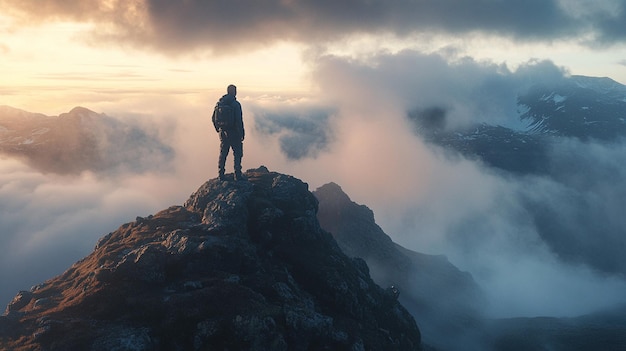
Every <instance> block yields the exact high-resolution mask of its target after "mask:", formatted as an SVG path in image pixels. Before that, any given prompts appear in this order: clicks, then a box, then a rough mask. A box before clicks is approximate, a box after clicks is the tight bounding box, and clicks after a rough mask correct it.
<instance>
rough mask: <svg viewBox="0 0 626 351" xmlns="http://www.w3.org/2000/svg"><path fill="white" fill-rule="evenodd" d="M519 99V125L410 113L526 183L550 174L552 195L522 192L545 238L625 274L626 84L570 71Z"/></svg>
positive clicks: (420, 125) (436, 138)
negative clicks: (454, 121)
mask: <svg viewBox="0 0 626 351" xmlns="http://www.w3.org/2000/svg"><path fill="white" fill-rule="evenodd" d="M517 104H518V110H519V116H518V118H519V120H518V121H514V122H515V123H511V124H512V125H516V126H517V127H506V126H502V125H490V124H485V123H481V124H474V125H470V126H465V127H463V128H451V127H450V126H449V125H450V124H451V123H448V122H449V121H448V120H447V118H448V116H447V111H446V110H445V109H444V108H441V107H431V108H427V109H417V110H413V111H411V112H410V113H408V119H409V120H410V121H411V122H412V123H413V125H414V130H415V133H416V134H417V135H419V136H420V137H422V138H423V139H424V140H426V141H427V142H428V143H430V144H431V145H433V146H435V147H439V148H443V149H445V150H447V151H448V153H449V154H454V155H457V156H458V155H461V156H462V157H465V158H467V159H470V160H474V161H477V162H479V163H481V164H483V165H485V166H486V167H487V168H488V169H490V170H492V171H495V172H499V173H502V174H504V175H505V176H507V177H509V179H510V178H511V177H517V179H524V180H525V181H526V183H527V184H532V183H533V181H532V179H534V178H533V177H535V179H536V178H541V179H545V180H546V181H547V182H548V183H549V184H550V186H551V188H550V189H555V196H554V197H553V198H552V199H550V201H546V199H544V197H545V196H547V194H541V195H540V196H538V194H537V193H534V192H533V189H532V188H527V189H526V190H525V191H523V193H522V194H520V197H521V198H523V200H522V201H523V202H524V207H525V208H526V210H527V211H528V213H529V214H530V215H531V216H532V218H533V221H534V224H535V226H536V228H537V231H538V232H539V234H540V235H541V237H542V238H543V239H544V240H545V242H546V243H548V245H549V246H550V247H551V249H552V250H553V251H554V252H555V253H557V255H559V256H560V257H561V258H563V259H565V260H568V261H572V262H576V263H585V264H588V265H589V266H591V267H593V268H594V269H598V270H601V271H605V272H608V273H613V274H620V275H626V255H624V254H623V248H624V247H626V236H625V235H624V225H626V223H624V221H623V219H622V217H623V216H622V215H621V214H618V213H621V212H623V211H622V209H623V207H624V206H626V202H625V200H624V198H625V196H626V189H625V187H626V184H624V179H623V175H624V174H626V170H625V169H624V168H623V166H624V164H623V163H622V161H623V155H624V153H623V152H622V153H620V152H619V150H623V148H624V146H623V145H624V141H625V140H626V86H624V85H622V84H619V83H617V82H615V81H613V80H611V79H609V78H593V77H583V76H571V77H567V78H564V79H563V80H561V81H559V82H557V83H554V84H551V85H550V84H535V85H532V86H530V88H528V89H526V90H525V91H522V92H521V93H520V94H519V96H518V102H517ZM613 149H615V150H618V151H617V152H613V153H608V152H610V151H611V150H613ZM610 155H612V156H610ZM545 184H546V183H544V185H545ZM556 194H558V195H559V196H561V197H556Z"/></svg>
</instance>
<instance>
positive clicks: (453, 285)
mask: <svg viewBox="0 0 626 351" xmlns="http://www.w3.org/2000/svg"><path fill="white" fill-rule="evenodd" d="M313 194H314V195H315V197H316V198H317V199H318V200H319V208H320V210H319V212H318V215H317V217H318V219H319V222H320V225H321V226H322V228H324V229H325V230H327V231H329V232H330V233H331V234H332V235H333V237H334V238H335V240H336V241H337V243H338V244H339V247H341V249H342V250H343V251H344V252H345V253H346V254H347V255H348V256H350V257H360V258H363V259H364V260H365V261H366V262H367V265H368V266H369V268H370V272H371V276H372V279H374V281H375V282H376V283H377V284H379V285H381V286H383V287H390V286H392V285H393V286H394V288H395V289H397V291H398V292H399V298H400V302H401V303H402V304H403V305H404V306H406V307H407V309H409V311H410V312H411V313H412V314H413V316H415V318H416V320H417V321H418V324H419V325H420V326H421V329H422V332H423V333H424V336H425V337H424V340H425V342H427V343H430V344H434V345H436V346H441V344H444V346H449V342H451V341H452V340H453V339H454V340H460V339H462V338H461V337H460V335H461V334H463V333H471V332H473V330H474V329H475V328H476V327H477V326H478V324H479V323H481V322H480V321H481V318H482V314H481V310H482V309H483V308H484V306H485V298H484V296H483V293H482V291H481V289H480V287H479V286H478V285H477V284H476V283H475V281H474V279H473V278H472V276H471V275H470V274H469V273H467V272H462V271H460V270H459V269H458V268H457V267H455V266H454V265H452V264H451V263H450V262H449V261H448V260H447V259H446V257H445V256H443V255H427V254H423V253H419V252H415V251H412V250H408V249H406V248H404V247H402V246H400V245H398V244H396V243H395V242H393V241H392V240H391V238H390V237H389V236H388V235H387V234H385V232H384V231H383V230H382V229H381V228H380V227H379V226H378V225H377V224H376V221H375V219H374V213H373V212H372V210H370V209H369V208H368V207H367V206H365V205H359V204H357V203H355V202H353V201H352V200H350V198H349V197H348V195H347V194H345V193H344V192H343V190H342V189H341V187H340V186H339V185H337V184H335V183H329V184H326V185H324V186H322V187H320V188H318V189H317V190H315V191H314V192H313ZM416 235H419V233H416ZM450 335H455V338H450Z"/></svg>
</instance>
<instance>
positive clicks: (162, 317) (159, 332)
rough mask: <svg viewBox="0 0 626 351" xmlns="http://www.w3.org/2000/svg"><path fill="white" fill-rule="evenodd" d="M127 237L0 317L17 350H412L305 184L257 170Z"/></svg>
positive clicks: (1, 332) (407, 325) (409, 336)
mask: <svg viewBox="0 0 626 351" xmlns="http://www.w3.org/2000/svg"><path fill="white" fill-rule="evenodd" d="M246 176H247V177H248V181H243V182H232V181H219V180H217V179H214V180H210V181H208V182H206V183H205V184H204V185H202V186H201V187H200V188H199V189H198V190H197V191H196V192H195V193H194V194H192V195H191V197H190V198H189V199H188V200H187V201H186V202H185V204H184V205H183V206H173V207H170V208H168V209H166V210H164V211H161V212H159V213H157V214H155V215H153V216H149V217H147V218H137V220H136V221H135V222H132V223H128V224H125V225H122V226H121V227H120V228H119V229H118V230H116V231H114V232H112V233H110V234H108V235H106V236H105V237H103V238H102V239H101V240H100V241H99V242H98V244H97V246H96V248H95V250H94V251H93V252H92V253H91V254H90V255H89V256H87V257H85V258H84V259H83V260H81V261H79V262H77V263H75V264H74V265H73V266H72V267H71V268H70V269H68V270H67V271H66V272H65V273H63V274H62V275H60V276H58V277H56V278H53V279H51V280H49V281H47V282H45V283H43V284H41V285H38V286H35V287H33V288H32V289H31V290H30V291H22V292H20V293H19V294H18V295H17V296H16V297H15V298H14V300H13V301H12V302H11V303H10V304H9V305H8V306H7V310H6V312H5V315H4V316H2V317H0V349H11V350H225V349H228V350H325V349H326V350H417V349H419V348H420V343H421V340H420V338H421V337H420V332H419V330H418V327H417V325H416V323H415V320H414V319H413V318H412V317H411V315H410V314H409V313H408V312H407V311H406V309H405V308H404V307H402V306H401V305H400V304H399V302H398V301H396V299H395V297H394V295H393V294H390V293H388V292H387V291H385V290H383V289H381V288H380V287H379V286H378V285H376V284H375V283H374V281H372V279H371V278H370V276H369V271H368V267H367V265H366V264H365V262H364V261H363V260H361V259H353V258H349V257H348V256H346V255H345V254H344V253H343V252H342V251H341V250H340V248H339V246H338V245H337V243H336V242H335V240H334V239H333V238H332V236H331V235H330V234H329V233H328V232H326V231H324V230H322V229H321V228H320V226H319V223H318V221H317V218H316V213H317V210H318V201H317V199H316V198H315V197H314V196H313V195H312V194H311V193H310V192H309V191H308V186H307V184H306V183H303V182H301V181H300V180H298V179H295V178H293V177H290V176H286V175H283V174H279V173H274V172H269V171H268V170H267V169H266V168H264V167H261V168H259V169H256V170H249V171H248V172H246Z"/></svg>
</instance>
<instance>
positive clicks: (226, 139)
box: [212, 84, 246, 180]
mask: <svg viewBox="0 0 626 351" xmlns="http://www.w3.org/2000/svg"><path fill="white" fill-rule="evenodd" d="M236 96H237V87H236V86H234V85H232V84H231V85H229V86H228V88H226V95H224V96H222V97H221V98H220V100H219V101H218V103H217V105H216V108H215V110H214V111H213V118H212V120H213V126H214V127H215V130H216V131H217V132H218V133H219V135H220V157H219V162H218V169H219V177H220V179H221V180H226V177H225V176H224V172H225V168H226V157H227V156H228V152H229V151H230V149H231V148H232V149H233V156H234V160H235V180H241V179H243V176H242V175H241V158H242V157H243V139H244V137H245V134H246V133H245V130H244V128H243V114H242V112H241V104H240V103H239V101H237V98H236ZM218 106H226V107H227V108H228V107H231V108H232V113H233V115H234V116H233V117H234V121H233V123H228V124H226V125H224V123H220V122H219V121H218V113H219V112H218Z"/></svg>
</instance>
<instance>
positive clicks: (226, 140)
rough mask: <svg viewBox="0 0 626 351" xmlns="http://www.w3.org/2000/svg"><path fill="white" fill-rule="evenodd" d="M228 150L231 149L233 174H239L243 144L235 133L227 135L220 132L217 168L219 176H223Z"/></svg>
mask: <svg viewBox="0 0 626 351" xmlns="http://www.w3.org/2000/svg"><path fill="white" fill-rule="evenodd" d="M230 149H233V156H234V161H235V165H234V166H235V174H241V158H242V157H243V142H242V141H241V137H240V136H239V135H237V133H231V134H228V133H226V132H224V131H222V132H220V158H219V162H218V168H219V172H220V174H224V172H225V170H226V169H225V168H226V157H227V156H228V152H229V151H230Z"/></svg>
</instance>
